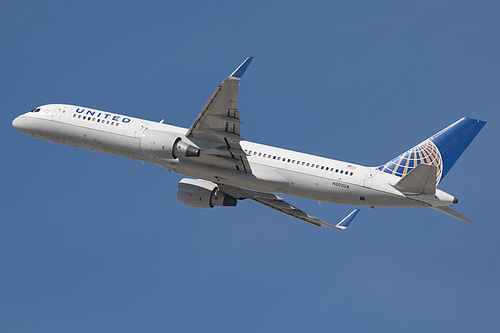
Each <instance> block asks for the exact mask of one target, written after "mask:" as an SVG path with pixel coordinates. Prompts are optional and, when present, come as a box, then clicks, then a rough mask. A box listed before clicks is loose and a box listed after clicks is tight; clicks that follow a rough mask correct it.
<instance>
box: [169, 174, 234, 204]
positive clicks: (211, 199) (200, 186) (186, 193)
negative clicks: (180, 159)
mask: <svg viewBox="0 0 500 333" xmlns="http://www.w3.org/2000/svg"><path fill="white" fill-rule="evenodd" d="M177 200H179V201H180V202H182V203H183V204H185V205H188V206H191V207H197V208H213V207H214V206H232V207H234V206H236V204H237V203H238V199H236V198H234V197H232V196H230V195H228V194H226V193H224V192H221V191H220V190H219V187H218V186H217V184H215V183H212V182H210V181H208V180H203V179H190V178H183V179H181V181H180V182H179V187H178V189H177Z"/></svg>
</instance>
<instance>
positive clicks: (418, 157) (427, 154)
mask: <svg viewBox="0 0 500 333" xmlns="http://www.w3.org/2000/svg"><path fill="white" fill-rule="evenodd" d="M420 163H424V164H428V165H434V166H436V167H437V169H438V171H437V175H436V180H437V182H436V184H438V183H439V181H440V180H441V174H442V172H443V160H442V158H441V153H440V152H439V149H438V148H437V147H436V145H435V144H434V143H433V142H432V141H430V140H426V141H424V142H422V143H421V144H419V145H417V146H415V147H413V148H412V149H410V150H408V151H407V152H405V153H403V154H401V155H399V156H398V157H396V158H395V159H393V160H392V161H390V162H388V163H386V164H384V165H382V166H380V167H378V168H377V169H378V170H380V171H383V172H387V173H390V174H392V175H396V176H399V177H403V176H405V175H406V174H408V172H410V171H411V170H413V169H414V168H415V167H416V166H417V165H419V164H420Z"/></svg>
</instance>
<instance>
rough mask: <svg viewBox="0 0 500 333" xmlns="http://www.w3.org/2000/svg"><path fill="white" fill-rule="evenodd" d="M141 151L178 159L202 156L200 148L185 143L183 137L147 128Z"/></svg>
mask: <svg viewBox="0 0 500 333" xmlns="http://www.w3.org/2000/svg"><path fill="white" fill-rule="evenodd" d="M140 147H141V152H142V153H143V154H145V155H148V156H151V157H156V158H166V159H176V158H179V157H198V156H200V152H201V151H200V149H198V148H197V147H195V146H193V145H190V144H188V143H185V142H183V141H182V139H181V138H180V137H178V136H176V135H172V134H171V133H167V132H161V131H155V130H149V129H148V130H146V131H144V134H143V135H142V137H141V143H140Z"/></svg>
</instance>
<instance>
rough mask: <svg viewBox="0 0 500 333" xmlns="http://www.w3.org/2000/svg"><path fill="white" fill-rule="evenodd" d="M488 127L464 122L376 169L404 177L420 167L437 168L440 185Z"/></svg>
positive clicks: (472, 122)
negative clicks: (480, 132) (472, 143)
mask: <svg viewBox="0 0 500 333" xmlns="http://www.w3.org/2000/svg"><path fill="white" fill-rule="evenodd" d="M485 124H486V122H485V121H482V120H477V119H472V118H462V119H460V120H459V121H457V122H455V123H453V124H451V125H450V126H448V127H446V128H445V129H444V130H442V131H441V132H439V133H437V134H434V135H433V136H431V137H430V138H428V139H427V140H425V141H423V142H422V143H420V144H418V145H416V146H415V147H413V148H411V149H410V150H408V151H406V152H404V153H403V154H401V155H399V156H398V157H396V158H394V159H392V160H391V161H389V162H387V163H386V164H384V165H381V166H379V167H378V168H377V169H378V170H380V171H383V172H387V173H390V174H392V175H396V176H399V177H403V176H405V175H406V174H408V173H409V172H410V171H411V170H413V169H414V168H415V167H416V166H417V165H419V164H420V163H425V164H429V165H434V166H436V167H437V176H436V184H439V182H440V181H441V179H443V177H444V176H445V175H446V174H447V173H448V171H450V169H451V167H452V166H453V165H454V164H455V162H456V161H457V160H458V158H459V157H460V156H461V155H462V153H463V152H464V151H465V149H467V147H468V146H469V144H470V143H471V142H472V140H474V138H475V137H476V135H477V134H478V133H479V131H480V130H481V129H482V128H483V126H484V125H485Z"/></svg>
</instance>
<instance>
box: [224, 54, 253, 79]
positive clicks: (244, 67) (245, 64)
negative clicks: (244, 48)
mask: <svg viewBox="0 0 500 333" xmlns="http://www.w3.org/2000/svg"><path fill="white" fill-rule="evenodd" d="M252 59H253V57H247V58H246V59H245V61H243V62H242V63H241V65H239V66H238V68H236V69H235V71H234V72H233V73H232V74H231V75H230V76H229V77H231V78H235V79H241V78H242V77H243V74H245V71H246V70H247V68H248V66H249V65H250V63H251V62H252Z"/></svg>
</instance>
